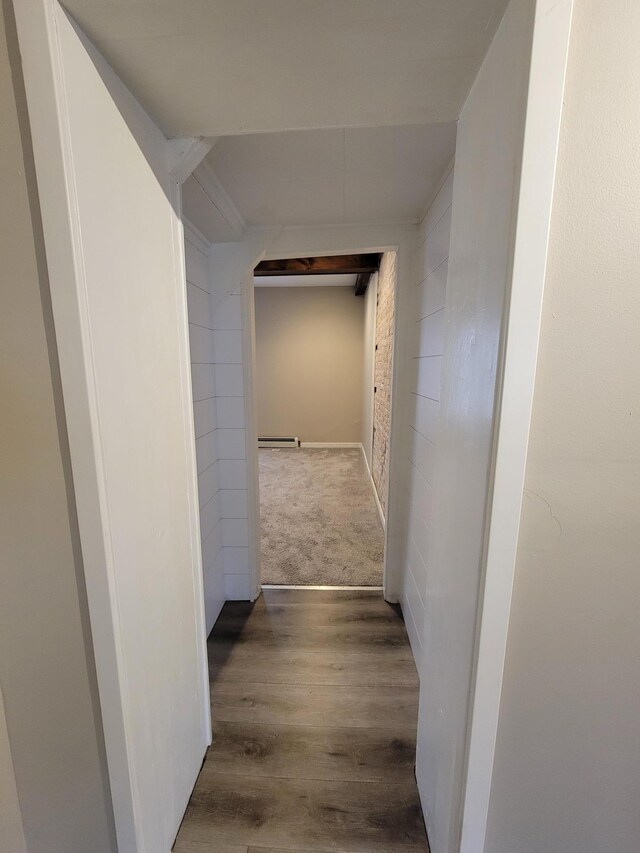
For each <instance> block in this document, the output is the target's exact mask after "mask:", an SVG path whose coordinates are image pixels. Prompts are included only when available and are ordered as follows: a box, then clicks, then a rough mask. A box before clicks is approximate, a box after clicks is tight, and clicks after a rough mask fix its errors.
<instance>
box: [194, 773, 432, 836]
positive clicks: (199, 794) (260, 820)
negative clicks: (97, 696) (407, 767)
mask: <svg viewBox="0 0 640 853" xmlns="http://www.w3.org/2000/svg"><path fill="white" fill-rule="evenodd" d="M183 830H186V832H185V838H187V839H188V840H190V841H215V842H216V843H218V844H220V843H221V842H225V843H232V844H237V843H247V845H248V846H249V847H250V846H251V845H253V846H263V847H264V846H267V847H276V848H278V847H283V846H284V847H285V848H286V847H289V848H291V847H293V848H294V849H295V848H296V847H299V848H300V849H303V850H314V848H315V849H320V850H327V851H336V850H339V851H342V850H351V851H353V853H383V851H384V853H387V851H390V850H393V851H394V853H427V851H428V847H427V841H426V834H425V829H424V823H423V820H422V812H421V809H420V803H419V800H418V792H417V790H416V786H415V784H413V785H388V784H386V783H385V784H380V783H377V782H320V781H310V780H299V779H259V778H249V777H247V776H229V775H223V774H218V773H215V772H211V771H209V770H208V769H207V768H203V770H202V772H201V774H200V778H199V780H198V783H197V784H196V787H195V790H194V792H193V795H192V798H191V803H190V805H189V808H188V810H187V815H186V818H185V823H184V825H183Z"/></svg>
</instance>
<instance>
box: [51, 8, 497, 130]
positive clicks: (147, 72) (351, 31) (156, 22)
mask: <svg viewBox="0 0 640 853" xmlns="http://www.w3.org/2000/svg"><path fill="white" fill-rule="evenodd" d="M506 2H507V0H128V2H123V0H63V5H64V6H65V8H67V9H68V10H69V11H70V13H71V14H72V15H73V16H74V17H75V18H76V20H77V21H78V23H79V24H80V26H81V27H82V28H83V29H84V30H85V32H86V33H87V34H88V35H89V37H90V38H91V39H92V40H93V41H94V42H95V43H96V45H97V46H98V48H99V49H100V51H101V52H102V53H103V54H104V56H105V57H106V59H107V60H108V61H109V62H110V64H111V65H112V66H113V68H114V69H115V70H116V71H117V72H118V74H119V75H120V76H121V77H122V79H123V80H124V82H125V83H126V84H127V85H128V87H129V88H130V89H131V91H132V92H133V93H134V95H135V96H136V97H137V98H138V100H139V101H140V102H141V103H142V104H143V105H144V106H145V107H146V109H147V110H148V111H149V112H150V114H151V115H152V116H154V117H155V119H156V121H158V123H159V125H160V126H161V127H162V129H163V130H164V132H165V133H166V134H167V135H168V136H221V135H230V134H241V133H255V132H262V131H277V130H289V129H301V128H320V127H373V126H375V125H393V124H397V125H402V124H426V123H431V122H448V121H454V120H456V119H457V117H458V115H459V112H460V108H461V106H462V104H463V103H464V99H465V97H466V95H467V93H468V91H469V88H470V86H471V83H472V81H473V79H474V76H475V73H476V71H477V69H478V68H479V66H480V63H481V61H482V58H483V56H484V54H485V52H486V49H487V47H488V45H489V43H490V41H491V38H492V36H493V34H494V32H495V29H496V27H497V24H498V22H499V20H500V17H501V15H502V13H503V11H504V8H505V6H506Z"/></svg>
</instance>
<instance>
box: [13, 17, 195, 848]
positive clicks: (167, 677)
mask: <svg viewBox="0 0 640 853" xmlns="http://www.w3.org/2000/svg"><path fill="white" fill-rule="evenodd" d="M45 8H46V9H47V10H48V14H49V15H50V16H51V17H50V20H52V21H53V27H52V29H51V30H50V32H49V34H48V33H47V29H46V28H45V26H44V14H43V10H44V9H45ZM17 11H18V13H19V23H20V37H21V49H22V53H23V57H26V60H25V61H26V64H27V67H28V69H29V71H30V74H31V75H32V76H31V77H30V76H29V75H27V76H26V82H27V94H28V96H29V107H30V117H31V122H32V126H33V128H34V134H33V138H34V149H35V155H36V167H37V171H38V181H39V189H40V200H41V204H42V209H43V220H44V230H45V244H46V248H47V261H48V265H49V272H50V276H51V290H52V300H53V311H54V320H55V324H56V331H57V333H58V347H59V353H60V365H61V375H62V384H63V391H64V398H65V411H66V414H67V419H68V424H69V439H70V449H71V460H72V465H73V473H74V486H75V491H76V496H77V499H78V514H79V530H80V538H81V543H82V549H83V555H84V558H85V574H86V578H87V590H88V597H89V606H90V613H91V627H92V631H93V638H94V647H95V652H96V663H97V672H98V685H99V689H100V699H101V707H102V713H103V720H104V729H105V741H106V748H107V756H108V759H109V767H110V772H111V783H112V784H111V791H112V795H113V802H114V811H115V814H116V827H117V831H118V845H119V849H122V850H127V851H149V853H150V852H151V851H153V853H156V851H158V853H164V851H168V850H169V849H170V847H171V844H172V842H173V839H174V837H175V834H176V832H177V829H178V826H179V823H180V820H181V818H182V815H183V813H184V809H185V806H186V803H187V801H188V798H189V795H190V793H191V790H192V787H193V784H194V781H195V779H196V776H197V774H198V771H199V769H200V765H201V761H202V757H203V755H204V752H205V750H206V746H207V742H208V739H209V737H210V729H209V725H208V714H209V706H208V689H207V682H206V658H205V656H204V621H203V612H202V592H201V590H202V587H201V577H200V572H201V565H200V554H199V538H198V535H197V502H196V482H195V459H194V446H193V419H192V415H191V393H190V390H191V389H190V383H189V364H188V359H189V356H188V338H187V322H186V298H185V285H184V270H183V243H182V229H181V227H180V223H179V220H178V217H177V214H176V211H175V210H174V209H173V206H172V199H173V197H174V187H173V186H172V184H171V181H170V179H169V162H168V146H167V143H166V140H165V139H164V137H163V135H162V134H161V133H160V131H159V130H158V129H157V127H156V126H155V125H154V124H153V123H152V121H151V120H150V119H149V118H148V116H146V114H145V113H144V112H143V111H142V109H141V108H140V107H139V106H138V105H137V103H136V102H135V101H134V100H133V99H132V97H131V96H130V94H129V93H128V92H127V90H126V89H125V88H124V86H123V85H122V83H121V82H120V81H119V80H118V79H117V78H116V77H115V76H114V75H113V72H112V71H111V70H110V69H109V68H108V67H107V66H106V65H105V64H104V62H103V61H102V60H101V58H100V57H99V56H98V55H96V54H94V53H93V52H92V51H91V48H90V47H89V46H88V45H86V44H85V43H84V41H83V39H82V38H81V37H79V35H78V33H77V32H76V31H75V30H74V28H73V26H72V25H71V23H70V22H69V20H68V19H67V17H66V16H65V14H64V13H63V12H62V10H61V9H60V7H58V6H57V4H53V3H48V2H47V3H46V5H43V4H42V3H40V2H33V3H30V4H29V5H26V4H18V6H17ZM47 35H49V36H50V41H49V44H50V45H51V54H49V49H48V48H47V46H46V45H47V42H46V41H45V39H46V38H47ZM88 51H89V52H88ZM49 57H50V58H51V62H52V63H53V67H54V73H55V75H56V78H55V79H60V77H59V76H58V75H60V76H61V77H63V78H64V84H65V85H64V89H63V90H60V89H58V90H57V92H56V93H55V94H54V92H53V89H52V82H51V71H50V69H49V67H48V66H47V61H48V59H49ZM54 109H57V113H56V112H54ZM60 127H61V128H62V131H61V132H60V131H59V128H60ZM59 142H60V143H61V144H62V146H63V147H62V151H59V150H58V148H57V145H58V144H59ZM63 156H64V157H65V161H66V172H65V173H64V181H63V173H62V157H63ZM65 193H66V194H67V195H66V196H65ZM67 198H68V199H69V209H67V208H66V207H65V201H66V199H67ZM65 229H66V230H65ZM72 240H73V241H74V242H73V243H72V242H71V241H72ZM72 247H73V251H72ZM45 642H46V640H45ZM67 849H69V847H67Z"/></svg>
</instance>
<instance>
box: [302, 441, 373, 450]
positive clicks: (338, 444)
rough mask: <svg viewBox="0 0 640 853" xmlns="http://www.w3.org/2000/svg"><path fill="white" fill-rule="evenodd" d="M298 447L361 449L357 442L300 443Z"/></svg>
mask: <svg viewBox="0 0 640 853" xmlns="http://www.w3.org/2000/svg"><path fill="white" fill-rule="evenodd" d="M300 447H309V448H318V449H320V448H322V447H328V448H331V447H353V448H356V447H362V445H361V444H360V442H359V441H301V442H300Z"/></svg>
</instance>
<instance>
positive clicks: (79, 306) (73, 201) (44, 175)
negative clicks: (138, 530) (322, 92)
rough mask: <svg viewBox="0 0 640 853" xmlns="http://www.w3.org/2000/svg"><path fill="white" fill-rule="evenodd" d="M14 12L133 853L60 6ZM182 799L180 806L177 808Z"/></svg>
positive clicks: (185, 406)
mask: <svg viewBox="0 0 640 853" xmlns="http://www.w3.org/2000/svg"><path fill="white" fill-rule="evenodd" d="M14 11H15V18H16V27H17V32H18V41H19V47H20V54H21V57H22V64H23V76H24V83H25V90H26V95H27V106H28V111H29V124H30V127H31V131H32V139H33V151H34V160H35V166H36V177H37V187H38V197H39V202H40V206H41V210H42V222H43V229H44V241H45V251H46V262H47V268H48V274H49V282H50V289H51V300H52V307H53V315H54V323H55V327H56V339H57V346H58V354H59V359H60V367H61V372H62V375H63V397H64V408H65V415H66V419H67V426H68V430H69V444H70V450H71V458H72V467H73V485H74V489H75V491H76V495H77V498H78V500H77V505H78V507H79V513H78V515H79V518H78V524H79V529H80V536H81V540H82V541H81V546H82V553H83V563H84V572H85V576H86V584H87V599H88V606H89V617H90V625H91V639H92V648H88V649H87V654H93V655H94V657H95V663H96V674H97V681H98V692H99V698H100V712H101V718H100V720H99V721H98V724H100V723H101V725H102V729H103V732H104V741H105V751H106V760H107V773H108V777H109V784H110V791H111V801H112V807H113V813H114V824H115V829H116V837H117V842H118V846H119V848H121V849H122V850H127V851H132V853H137V851H143V850H145V840H144V837H143V828H142V822H141V803H140V795H139V791H138V787H137V783H136V767H135V760H134V756H133V755H132V749H131V743H132V739H133V731H132V725H131V720H130V716H129V713H128V710H129V709H128V707H127V703H126V702H125V697H126V696H127V695H128V691H127V687H126V683H127V677H126V662H125V656H124V647H123V638H122V634H121V630H120V612H119V605H118V601H117V596H116V590H115V579H114V572H113V557H112V553H111V549H110V542H109V536H108V530H109V519H108V517H107V510H106V499H105V496H106V492H107V489H106V474H105V470H104V465H103V460H102V457H101V447H100V443H99V437H98V436H99V413H98V409H97V392H96V388H95V381H94V376H93V364H92V356H91V354H90V352H89V351H88V344H87V341H88V340H89V339H90V334H91V333H90V328H89V324H88V315H87V309H86V280H85V271H84V264H83V241H82V233H81V227H80V219H79V213H78V199H77V192H76V185H75V168H74V161H73V151H72V139H71V135H70V130H69V113H68V104H67V98H66V92H65V84H64V70H63V53H62V47H61V44H60V40H59V35H58V17H57V16H58V15H64V14H66V13H65V12H64V10H63V9H62V7H61V6H60V5H59V3H58V2H57V0H14ZM175 161H176V151H175V143H173V142H170V141H167V142H166V163H167V175H166V177H167V179H168V183H169V185H170V199H168V201H169V202H170V203H171V207H172V221H171V243H172V254H173V275H174V277H175V293H176V313H175V322H176V330H177V337H178V347H177V348H178V355H179V359H180V365H179V368H180V377H179V382H180V395H181V403H182V412H183V421H184V432H185V439H186V440H185V445H184V454H185V462H186V468H187V480H188V494H187V495H186V500H187V504H188V521H189V548H190V553H191V573H192V583H193V598H194V617H195V618H194V624H193V632H194V633H193V643H194V649H195V655H196V658H197V669H198V677H197V681H196V683H194V685H193V688H194V700H195V701H196V702H197V703H198V714H199V720H198V729H197V735H198V740H199V743H200V744H201V745H202V752H203V755H204V752H205V751H206V747H207V745H208V744H210V743H211V717H210V701H209V693H210V691H209V677H208V666H207V652H206V630H205V621H204V593H203V576H202V557H201V544H200V524H199V517H198V491H197V466H196V456H195V434H194V427H193V408H192V391H191V370H190V349H189V329H188V312H187V288H186V277H185V262H184V234H183V227H182V222H181V219H180V213H181V191H180V179H179V177H176V176H174V174H173V169H172V164H174V163H175ZM64 377H66V382H65V381H64ZM194 732H195V728H194ZM186 805H187V804H186V803H185V804H184V807H185V808H186ZM176 831H177V827H176Z"/></svg>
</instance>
